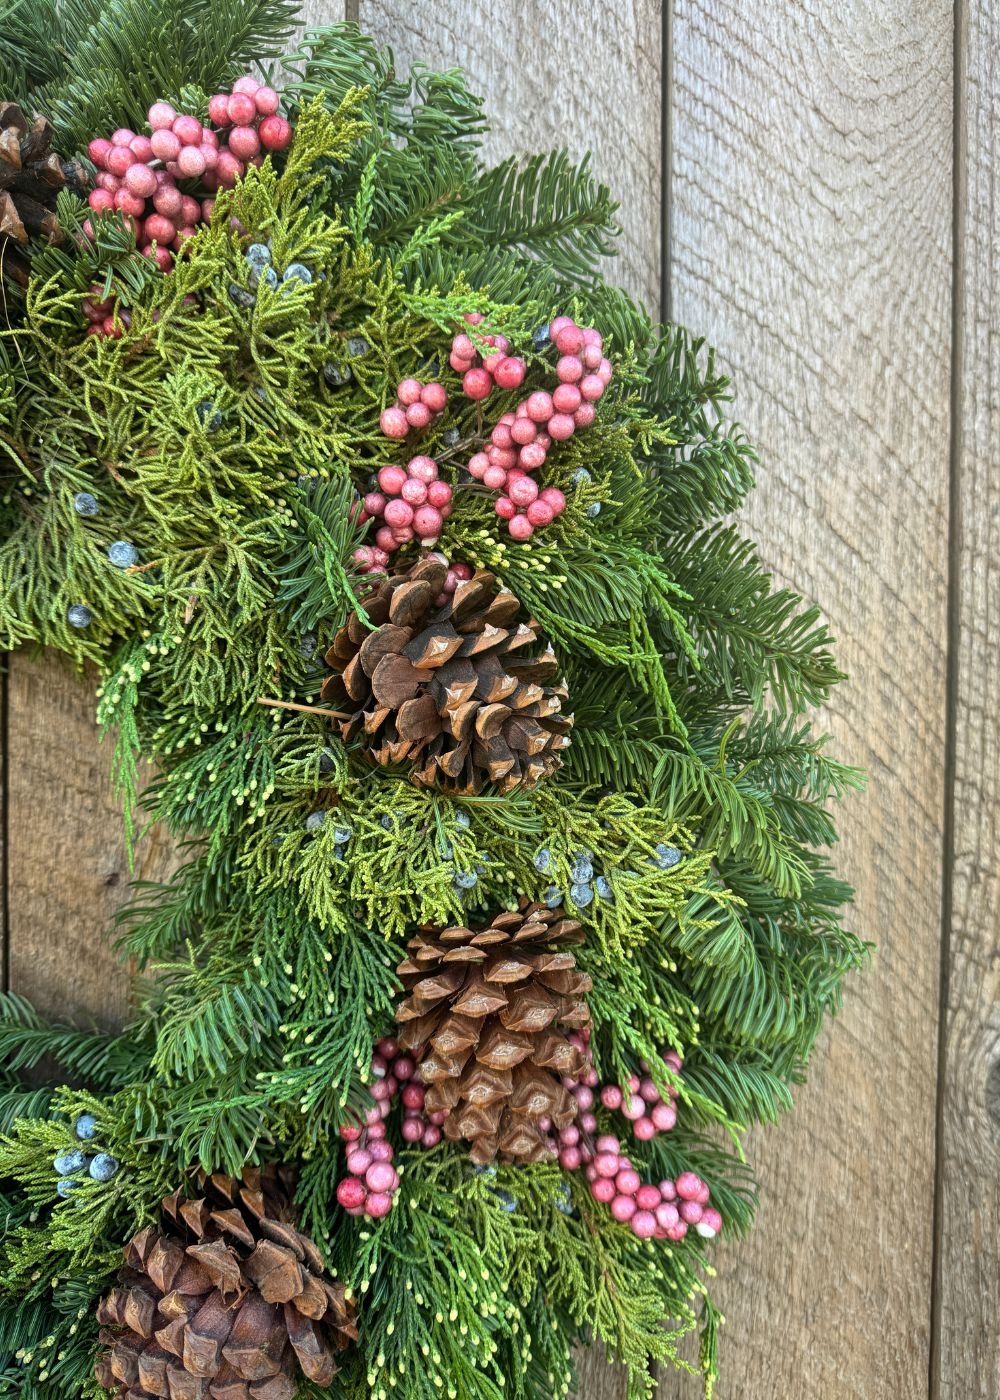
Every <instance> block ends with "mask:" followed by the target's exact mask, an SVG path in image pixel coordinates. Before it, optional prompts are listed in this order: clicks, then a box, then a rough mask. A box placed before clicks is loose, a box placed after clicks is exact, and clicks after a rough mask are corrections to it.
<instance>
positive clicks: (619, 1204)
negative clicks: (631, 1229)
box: [611, 1196, 635, 1225]
mask: <svg viewBox="0 0 1000 1400" xmlns="http://www.w3.org/2000/svg"><path fill="white" fill-rule="evenodd" d="M611 1214H612V1215H613V1216H614V1218H615V1219H616V1220H617V1221H618V1223H619V1224H620V1225H624V1224H625V1222H626V1221H627V1220H631V1219H632V1217H633V1215H635V1201H633V1199H632V1197H631V1196H614V1197H613V1198H612V1201H611Z"/></svg>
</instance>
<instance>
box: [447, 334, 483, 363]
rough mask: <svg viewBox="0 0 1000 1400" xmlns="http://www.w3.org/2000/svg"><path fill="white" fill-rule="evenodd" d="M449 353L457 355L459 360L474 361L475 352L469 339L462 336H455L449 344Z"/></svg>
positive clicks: (473, 345)
mask: <svg viewBox="0 0 1000 1400" xmlns="http://www.w3.org/2000/svg"><path fill="white" fill-rule="evenodd" d="M451 353H452V354H453V355H457V356H458V358H459V359H460V360H474V359H475V358H476V354H477V351H476V347H475V344H474V343H473V341H472V340H471V338H470V337H469V336H467V335H465V334H462V335H456V336H455V338H454V340H453V341H452V342H451Z"/></svg>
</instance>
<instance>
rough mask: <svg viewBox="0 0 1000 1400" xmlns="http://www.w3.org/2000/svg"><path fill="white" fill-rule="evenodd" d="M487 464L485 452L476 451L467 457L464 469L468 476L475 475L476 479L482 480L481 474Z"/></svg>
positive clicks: (486, 467) (488, 460)
mask: <svg viewBox="0 0 1000 1400" xmlns="http://www.w3.org/2000/svg"><path fill="white" fill-rule="evenodd" d="M489 465H490V459H489V458H488V457H487V455H486V453H485V452H476V453H474V454H473V455H472V456H471V457H470V458H469V462H468V465H467V467H466V471H467V472H468V473H469V475H470V476H472V477H475V479H476V480H477V481H482V479H483V474H484V473H485V472H486V470H487V469H488V467H489Z"/></svg>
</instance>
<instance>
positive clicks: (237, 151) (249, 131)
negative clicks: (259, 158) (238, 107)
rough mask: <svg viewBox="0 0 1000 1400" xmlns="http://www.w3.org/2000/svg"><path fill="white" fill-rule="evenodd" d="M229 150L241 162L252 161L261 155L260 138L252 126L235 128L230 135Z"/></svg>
mask: <svg viewBox="0 0 1000 1400" xmlns="http://www.w3.org/2000/svg"><path fill="white" fill-rule="evenodd" d="M229 149H230V150H231V151H232V153H233V155H234V156H238V157H239V159H240V160H252V159H253V157H254V156H256V155H259V154H260V138H259V137H258V135H257V133H256V131H255V130H254V129H253V127H252V126H234V127H233V129H232V131H231V132H230V133H229Z"/></svg>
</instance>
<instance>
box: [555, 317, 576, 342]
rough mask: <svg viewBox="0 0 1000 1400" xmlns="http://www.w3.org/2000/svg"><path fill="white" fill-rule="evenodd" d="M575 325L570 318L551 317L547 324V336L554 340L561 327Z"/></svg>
mask: <svg viewBox="0 0 1000 1400" xmlns="http://www.w3.org/2000/svg"><path fill="white" fill-rule="evenodd" d="M575 324H576V323H575V321H574V320H573V317H572V316H553V318H552V320H551V321H550V322H549V335H550V336H551V337H552V339H553V340H555V338H556V336H557V335H558V334H559V332H560V331H561V330H562V328H563V326H572V325H575Z"/></svg>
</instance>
